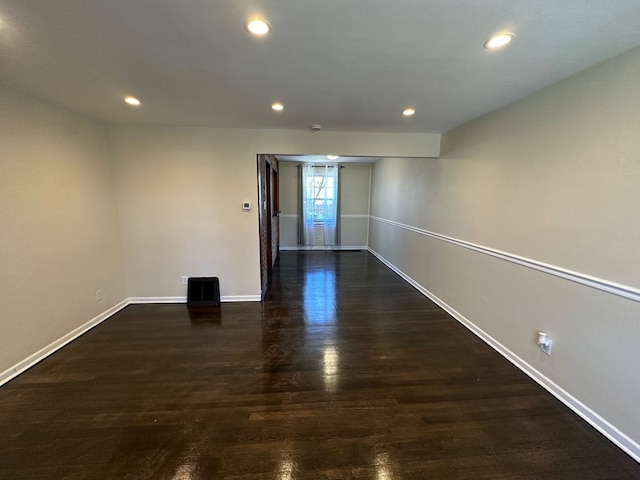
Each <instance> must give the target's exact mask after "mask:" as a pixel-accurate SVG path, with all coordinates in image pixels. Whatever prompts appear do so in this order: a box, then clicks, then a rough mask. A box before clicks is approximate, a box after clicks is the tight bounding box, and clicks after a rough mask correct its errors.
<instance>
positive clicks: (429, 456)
mask: <svg viewBox="0 0 640 480" xmlns="http://www.w3.org/2000/svg"><path fill="white" fill-rule="evenodd" d="M221 284H222V285H223V286H224V279H221ZM16 321H19V320H18V319H16ZM42 321H43V322H46V318H43V319H42ZM0 406H1V407H0V428H1V431H2V434H1V435H0V478H3V479H127V480H134V479H172V480H191V479H238V480H240V479H246V480H249V479H276V480H293V479H310V480H313V479H343V478H344V479H348V478H356V479H376V480H395V479H506V478H508V479H536V478H543V479H581V480H584V479H632V478H638V479H640V464H638V463H636V462H634V461H633V460H632V459H631V458H630V457H628V456H627V455H625V454H624V453H623V452H622V451H620V450H619V449H618V448H617V447H615V446H614V445H613V444H611V443H610V442H609V441H607V440H606V439H604V438H603V437H602V436H601V435H600V434H599V433H597V432H596V431H595V430H594V429H592V428H591V427H590V426H588V425H587V424H586V423H584V422H583V421H582V420H581V419H579V418H578V417H577V416H576V415H574V414H573V413H571V412H570V411H569V410H568V409H566V408H565V407H564V406H563V405H562V404H560V403H559V402H558V401H557V400H555V399H554V398H553V397H552V396H551V395H549V394H548V393H546V392H545V391H544V390H543V389H542V388H540V387H539V386H538V385H537V384H535V383H534V382H533V381H532V380H530V379H529V378H528V377H526V376H525V375H524V374H523V373H521V372H520V371H519V370H517V369H516V368H515V367H514V366H512V365H511V364H510V363H508V362H507V361H506V360H504V359H503V358H502V357H501V356H500V355H498V354H497V353H496V352H494V351H493V350H492V349H491V348H489V347H488V346H486V345H485V344H484V343H483V342H482V341H480V340H479V339H477V338H476V337H475V336H474V335H473V334H471V333H470V332H469V331H467V330H466V329H465V328H463V327H462V326H460V325H459V324H458V323H457V322H456V321H454V320H453V319H451V318H450V317H449V316H448V315H447V314H446V313H444V312H443V311H442V310H440V309H439V308H438V307H436V306H435V305H434V304H433V303H431V302H430V301H429V300H428V299H426V298H425V297H423V296H422V295H421V294H419V293H418V292H417V291H415V290H414V289H413V288H411V287H410V286H409V285H407V284H406V283H405V282H404V281H402V280H401V279H400V278H399V277H398V276H396V275H395V274H394V273H393V272H391V271H390V270H388V269H387V268H386V267H384V266H383V265H382V264H381V263H380V262H378V261H377V260H376V259H375V258H374V257H372V256H370V255H369V254H367V253H366V252H335V253H334V252H326V253H325V252H307V253H296V252H282V253H281V258H280V262H279V265H278V267H277V268H276V269H275V271H274V273H273V275H272V278H271V280H270V288H269V292H268V294H267V298H266V301H265V302H264V303H262V304H260V303H242V304H241V303H235V304H231V303H227V304H223V305H222V306H221V307H220V308H219V309H217V310H216V309H210V310H200V311H191V312H189V311H188V310H187V308H186V306H185V305H135V306H129V307H127V308H126V309H125V310H123V311H121V312H120V313H118V314H117V315H115V316H114V317H112V318H111V319H109V320H107V321H106V322H104V323H103V324H101V325H99V326H98V327H96V328H95V329H93V330H91V331H90V332H88V333H87V334H85V335H84V336H82V337H81V338H79V339H78V340H76V341H74V342H73V343H71V344H70V345H68V346H67V347H65V348H64V349H62V350H60V351H59V352H57V353H55V354H54V355H53V356H51V357H49V358H47V359H46V360H44V361H43V362H41V363H40V364H38V365H36V366H35V367H33V368H32V369H31V370H29V371H28V372H26V373H24V374H23V375H21V376H19V377H18V378H16V379H15V380H13V381H12V382H10V383H8V384H7V385H5V386H3V387H1V388H0Z"/></svg>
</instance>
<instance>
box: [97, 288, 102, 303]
mask: <svg viewBox="0 0 640 480" xmlns="http://www.w3.org/2000/svg"><path fill="white" fill-rule="evenodd" d="M101 301H102V290H96V302H101Z"/></svg>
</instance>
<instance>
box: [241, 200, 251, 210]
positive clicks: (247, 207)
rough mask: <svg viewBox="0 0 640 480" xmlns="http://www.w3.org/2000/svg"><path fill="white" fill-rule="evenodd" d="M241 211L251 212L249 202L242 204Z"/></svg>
mask: <svg viewBox="0 0 640 480" xmlns="http://www.w3.org/2000/svg"><path fill="white" fill-rule="evenodd" d="M242 209H243V210H251V202H242Z"/></svg>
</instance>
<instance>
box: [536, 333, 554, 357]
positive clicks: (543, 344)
mask: <svg viewBox="0 0 640 480" xmlns="http://www.w3.org/2000/svg"><path fill="white" fill-rule="evenodd" d="M552 346H553V341H552V340H551V339H550V338H549V336H548V335H547V334H546V333H545V332H538V347H540V350H542V351H543V352H544V353H546V354H547V355H551V347H552Z"/></svg>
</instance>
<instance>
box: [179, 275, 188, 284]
mask: <svg viewBox="0 0 640 480" xmlns="http://www.w3.org/2000/svg"><path fill="white" fill-rule="evenodd" d="M180 280H181V281H182V285H188V284H189V277H187V276H182V277H180Z"/></svg>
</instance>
